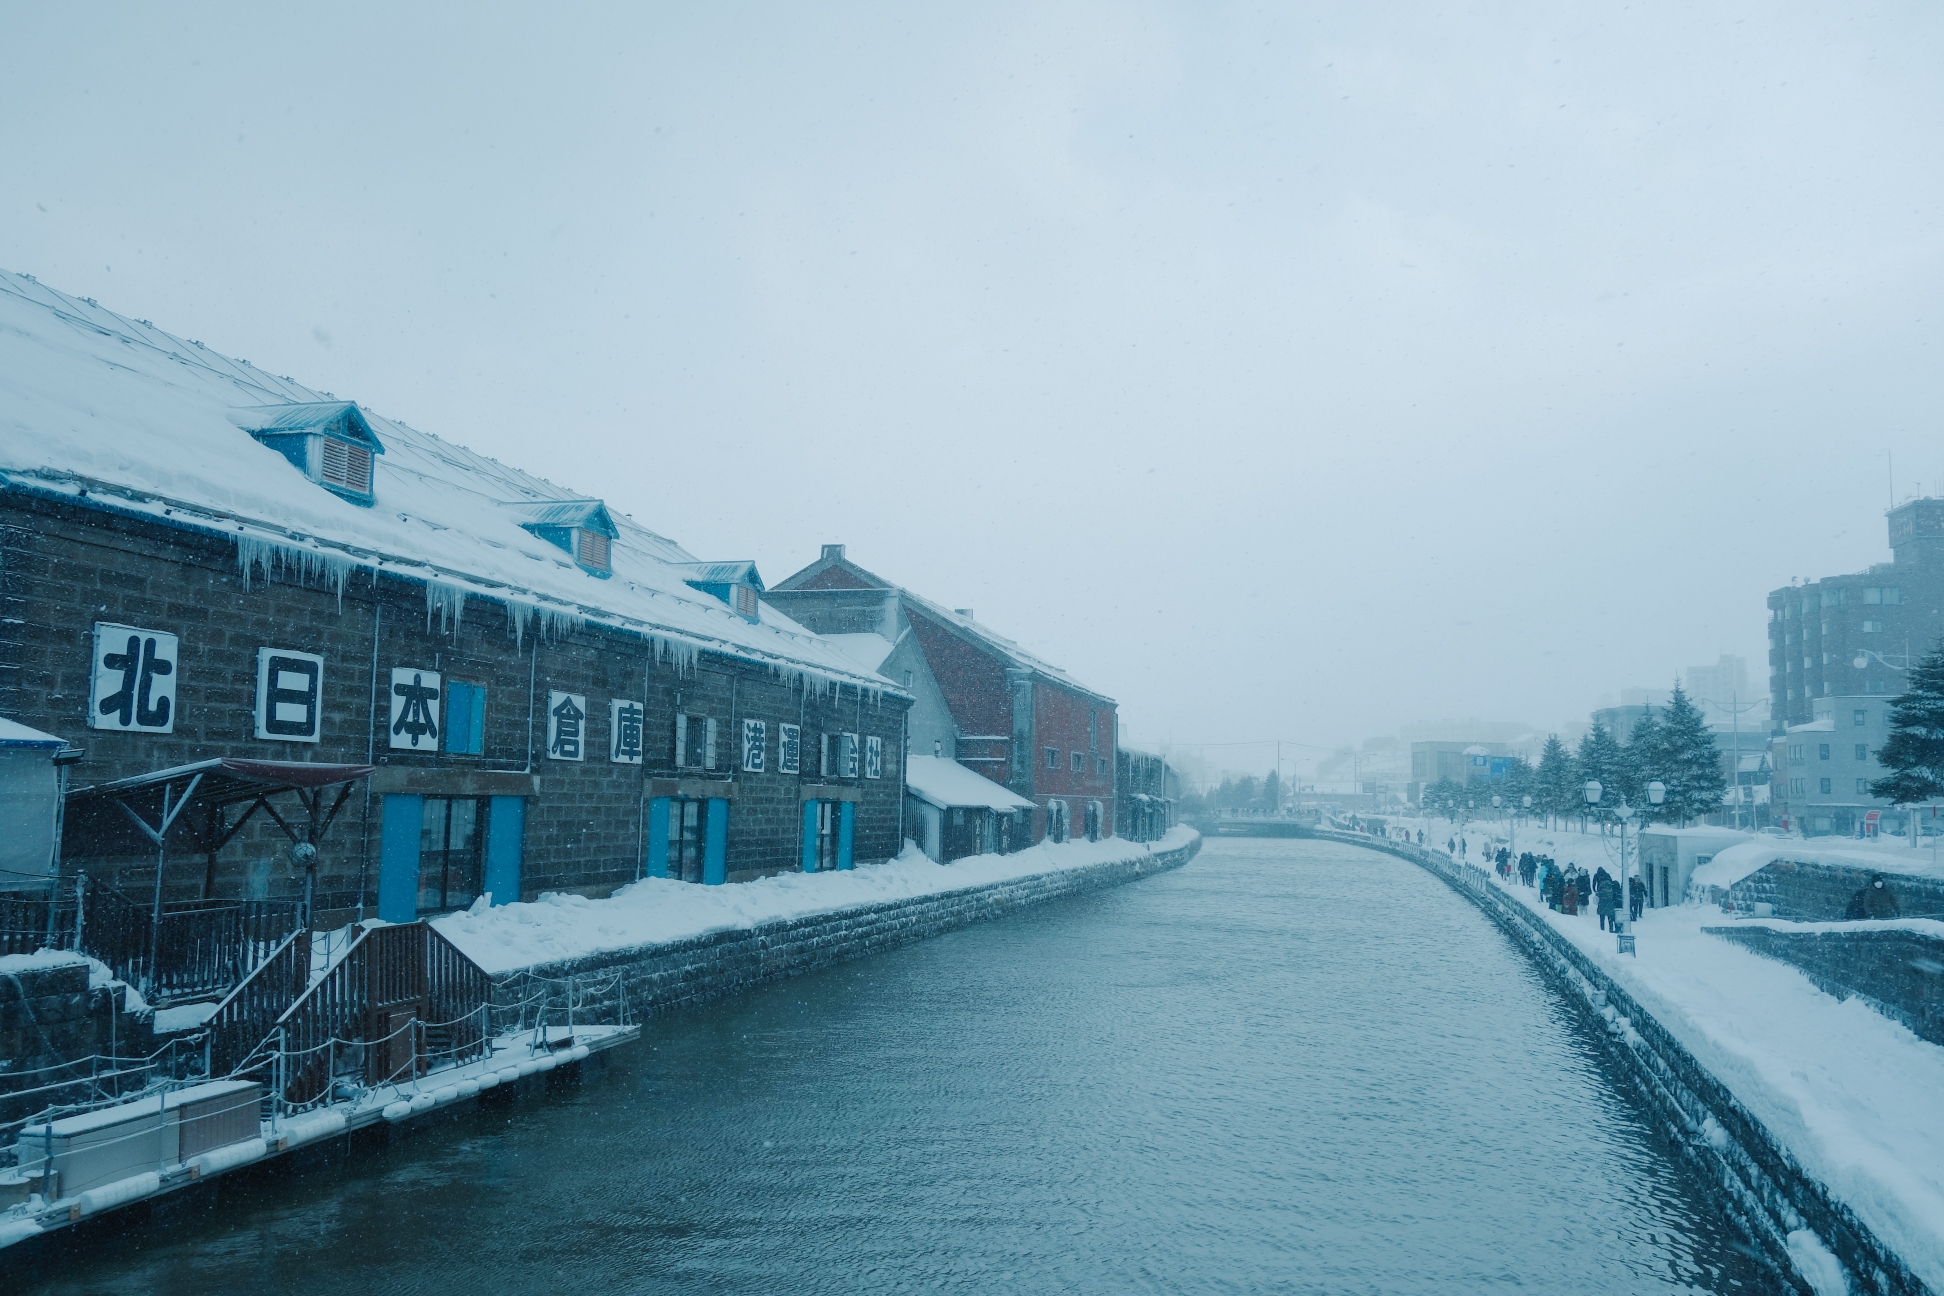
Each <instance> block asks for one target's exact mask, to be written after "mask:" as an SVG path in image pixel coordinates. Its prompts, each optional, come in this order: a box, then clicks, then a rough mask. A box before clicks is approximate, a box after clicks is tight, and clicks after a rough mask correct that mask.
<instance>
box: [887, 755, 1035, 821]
mask: <svg viewBox="0 0 1944 1296" xmlns="http://www.w3.org/2000/svg"><path fill="white" fill-rule="evenodd" d="M905 788H906V789H907V790H908V791H909V792H910V793H911V794H912V795H913V796H915V797H917V798H918V799H920V800H921V801H927V802H930V803H931V804H932V805H935V806H938V807H939V808H940V809H944V810H950V809H954V808H958V807H968V806H980V807H984V808H986V809H991V810H1031V809H1032V808H1033V803H1032V802H1031V801H1028V800H1027V799H1026V798H1025V797H1023V796H1020V795H1019V794H1018V793H1017V792H1014V791H1013V790H1012V789H1010V788H1006V787H1001V786H1000V785H999V784H997V783H994V782H993V781H992V780H991V779H989V778H987V777H986V776H985V775H983V774H975V773H973V772H972V771H971V770H969V769H967V768H966V767H965V766H963V765H961V764H959V763H958V762H957V761H955V760H950V759H948V758H946V757H944V756H907V757H906V758H905Z"/></svg>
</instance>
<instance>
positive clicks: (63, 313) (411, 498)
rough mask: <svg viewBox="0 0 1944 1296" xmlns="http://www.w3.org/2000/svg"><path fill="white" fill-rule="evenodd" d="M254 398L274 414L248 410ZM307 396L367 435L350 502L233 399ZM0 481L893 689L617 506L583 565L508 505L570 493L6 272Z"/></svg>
mask: <svg viewBox="0 0 1944 1296" xmlns="http://www.w3.org/2000/svg"><path fill="white" fill-rule="evenodd" d="M268 406H274V407H279V412H278V413H277V414H275V415H274V416H272V417H266V416H265V415H263V414H261V413H257V412H255V411H261V410H262V409H263V408H264V407H268ZM306 406H309V407H315V409H316V410H319V411H322V410H329V411H334V412H335V415H337V416H342V417H343V418H344V419H345V420H346V425H347V426H349V425H350V424H351V423H352V422H353V421H356V422H357V423H358V425H360V426H362V427H364V428H366V429H367V430H368V431H369V432H370V434H371V435H372V436H373V438H374V439H375V440H378V439H381V440H382V441H383V444H384V448H385V450H386V451H387V453H386V455H385V457H384V460H383V462H382V463H375V464H374V469H375V470H376V471H375V473H374V477H375V480H374V481H373V496H374V499H373V502H372V504H371V505H370V506H369V507H366V506H362V505H360V504H357V503H353V502H351V501H349V500H346V499H342V498H340V497H339V496H337V495H335V494H333V493H332V492H331V491H330V490H328V489H322V488H320V487H319V486H318V485H317V484H316V483H315V482H313V481H311V480H310V479H309V478H307V477H306V476H304V474H303V473H302V471H301V470H300V469H298V468H297V467H295V466H294V465H293V464H292V463H291V461H290V460H289V459H288V458H286V457H285V456H284V455H283V454H282V453H280V452H279V451H278V450H276V449H275V448H273V447H271V446H269V445H265V444H262V443H261V442H259V441H258V440H256V439H255V438H256V437H258V436H260V435H264V434H263V433H261V432H254V431H248V430H242V429H241V427H240V425H239V424H238V422H237V421H236V419H235V418H234V417H232V414H233V412H235V411H239V410H240V411H243V415H242V416H243V418H244V419H245V420H246V421H250V422H257V421H261V422H264V423H268V424H275V425H277V426H276V430H274V431H272V432H270V433H269V434H268V436H269V439H272V440H274V439H275V438H276V436H277V435H278V433H279V432H283V431H288V432H293V433H294V432H299V431H302V430H303V428H302V427H301V426H295V427H288V428H286V427H283V426H282V424H283V423H286V422H289V423H296V424H302V423H303V422H304V420H306V419H310V418H316V417H319V414H317V413H306V412H303V410H302V407H306ZM0 489H7V490H15V491H20V492H23V493H28V494H38V495H41V496H44V497H49V498H55V499H60V500H66V501H75V502H80V503H82V504H84V505H85V506H87V507H90V508H96V509H101V510H107V511H112V512H115V513H118V514H120V515H122V516H133V517H140V518H145V519H150V520H152V521H154V522H156V523H158V524H160V525H164V526H170V527H181V528H185V529H191V530H196V531H199V532H202V533H204V534H215V535H223V536H227V537H229V538H230V539H231V540H232V541H233V542H234V543H235V544H236V546H237V557H238V561H239V565H243V564H248V563H251V562H253V561H267V559H268V558H269V557H270V556H272V555H281V556H282V557H283V558H284V559H286V560H287V561H286V562H285V563H284V565H283V570H285V571H291V570H297V571H304V572H310V573H313V574H314V575H315V574H318V573H321V574H322V575H323V578H324V579H327V580H329V579H336V580H339V581H342V580H343V579H344V578H345V577H346V576H347V575H348V574H349V573H350V572H352V571H355V570H360V569H362V570H364V571H366V572H372V571H382V572H383V573H385V574H386V575H388V576H392V577H402V578H405V579H410V580H419V581H423V582H425V584H426V586H427V590H428V594H429V595H431V596H434V597H436V598H437V599H439V600H442V601H443V605H445V606H453V605H455V604H456V601H457V600H459V599H463V598H489V599H494V600H497V601H499V602H501V603H503V604H504V605H505V606H506V608H507V610H508V613H509V615H508V632H509V633H527V632H529V631H530V629H531V628H532V627H533V625H534V624H535V623H536V622H540V623H543V624H552V625H561V626H571V625H574V624H579V623H588V624H597V625H604V626H608V627H611V628H613V629H616V630H620V631H623V632H626V633H631V634H636V635H639V636H641V637H642V638H643V639H645V640H647V641H648V642H649V643H650V644H651V645H654V646H655V647H656V650H657V651H662V652H667V653H669V654H671V655H673V656H675V657H677V658H678V659H681V658H692V655H693V654H694V653H695V652H698V651H703V650H707V651H712V652H721V653H728V654H732V655H736V656H740V657H743V658H744V659H746V660H752V661H758V662H762V663H764V664H766V665H770V666H773V667H775V668H777V669H778V670H781V671H784V672H786V673H789V672H797V673H800V674H803V675H807V676H813V677H816V678H819V679H823V680H828V681H842V682H845V683H852V684H857V685H860V686H861V687H863V688H865V689H867V690H872V691H876V692H881V693H888V694H891V695H893V696H897V697H903V696H905V694H904V691H903V690H902V689H899V688H897V687H896V686H894V685H891V684H889V683H887V682H886V681H885V680H884V679H882V678H881V677H879V676H877V675H874V674H869V673H865V672H861V671H859V670H858V668H857V666H856V664H855V663H854V662H853V661H852V660H851V659H850V658H849V657H848V656H846V655H845V654H843V653H841V652H839V651H838V650H837V649H836V648H834V647H832V646H831V645H829V644H827V643H825V642H824V641H823V640H822V639H821V638H819V637H818V636H816V635H814V634H812V633H810V632H809V631H808V630H806V629H804V628H803V627H802V626H800V625H798V624H797V623H796V622H794V621H792V620H790V618H789V617H787V616H785V615H783V614H782V613H781V612H779V611H778V610H777V609H775V608H773V607H769V606H767V605H762V606H760V607H759V609H758V617H757V619H756V620H754V621H751V620H749V619H748V618H746V617H743V616H741V615H739V614H737V613H736V612H735V611H733V610H732V609H731V608H729V607H728V606H726V605H725V604H724V603H723V602H722V600H720V599H718V598H714V597H712V596H710V595H708V594H704V593H701V592H699V591H697V590H695V589H694V588H692V587H691V586H690V585H689V584H688V581H687V579H686V574H685V573H684V572H683V571H680V570H678V569H677V568H678V566H681V565H686V564H693V563H694V562H695V561H696V558H695V555H693V554H691V553H689V552H688V551H687V550H685V549H683V548H682V547H681V546H680V545H678V544H676V543H675V542H674V541H672V540H670V539H668V538H667V537H665V536H661V535H657V534H656V533H655V532H653V531H651V530H649V529H648V528H647V527H644V526H641V525H640V524H638V523H636V522H635V521H634V520H633V519H631V518H627V517H625V516H616V515H614V514H612V513H607V512H606V510H605V509H603V513H604V514H605V516H606V517H607V518H608V521H609V523H610V525H611V526H612V527H613V528H614V535H613V537H612V539H613V544H612V551H611V554H610V566H611V575H610V576H609V577H608V578H606V579H602V578H599V577H595V576H591V575H590V574H589V573H588V572H587V571H586V570H584V569H582V568H581V567H579V566H578V565H576V563H575V562H574V561H573V559H572V557H571V556H570V555H568V554H564V553H562V552H561V551H560V549H559V547H558V546H556V545H554V544H552V543H550V542H549V541H547V540H545V539H542V538H540V537H539V536H536V535H534V534H532V533H531V532H529V531H528V530H526V529H525V522H524V519H523V518H522V517H520V516H518V515H517V514H516V513H515V511H514V510H513V509H511V508H509V507H508V505H511V504H515V503H520V504H535V505H541V506H555V505H584V504H585V502H586V496H585V495H584V494H582V493H581V492H579V491H571V490H564V489H562V488H561V487H559V486H556V485H555V484H554V483H552V482H549V481H547V480H545V479H543V478H540V477H535V476H532V475H530V474H528V473H525V472H521V471H520V470H519V469H516V468H513V467H510V466H509V465H506V464H503V463H500V462H498V461H497V460H494V459H489V458H487V457H486V456H485V455H481V454H476V453H474V452H473V451H471V450H468V449H466V448H465V447H463V446H458V445H454V444H453V443H451V442H449V441H442V440H440V439H439V438H438V437H436V436H433V435H431V434H430V433H427V432H421V431H419V430H418V429H417V428H414V427H410V426H408V425H406V424H404V423H399V422H396V421H394V420H392V419H387V418H385V417H383V416H382V415H379V414H377V413H374V412H373V411H371V410H368V409H359V408H357V407H356V406H355V405H353V404H352V403H351V402H349V401H340V400H337V399H336V398H335V397H333V396H332V395H331V394H330V393H328V392H319V391H313V390H312V389H311V388H308V387H305V386H304V385H303V384H301V383H299V382H296V381H295V380H293V379H290V378H279V377H277V376H276V375H274V374H268V373H265V372H264V371H262V370H261V369H258V368H256V367H255V366H253V365H251V364H249V363H248V362H246V361H242V360H235V359H231V358H230V357H228V356H224V355H222V354H220V353H219V352H216V351H212V350H210V349H209V348H207V347H205V346H203V345H202V344H200V343H197V342H190V341H186V340H184V339H183V338H179V337H176V336H174V335H172V334H169V333H165V332H163V331H162V330H160V329H158V328H155V327H154V326H153V325H150V324H145V323H141V322H139V321H136V320H131V319H127V318H125V317H123V316H120V315H117V314H115V313H114V312H113V311H110V310H106V309H104V308H102V307H101V306H98V305H96V304H94V303H92V302H88V301H85V300H83V299H81V298H76V297H70V296H68V295H66V294H65V293H60V292H56V291H55V290H53V289H51V288H48V287H46V286H45V285H43V284H40V283H38V282H36V281H35V280H33V279H32V278H30V277H27V276H24V275H14V274H6V273H0ZM542 511H544V509H543V510H542Z"/></svg>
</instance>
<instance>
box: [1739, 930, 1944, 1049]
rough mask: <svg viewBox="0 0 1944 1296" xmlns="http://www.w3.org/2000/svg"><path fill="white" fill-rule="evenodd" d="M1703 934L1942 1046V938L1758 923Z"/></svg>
mask: <svg viewBox="0 0 1944 1296" xmlns="http://www.w3.org/2000/svg"><path fill="white" fill-rule="evenodd" d="M1708 932H1709V934H1710V935H1714V936H1719V937H1721V938H1722V939H1724V940H1731V941H1734V942H1735V943H1736V944H1737V945H1745V946H1747V947H1748V948H1749V949H1752V950H1754V951H1755V952H1756V953H1757V954H1762V955H1766V956H1767V957H1769V958H1772V959H1777V960H1779V961H1781V962H1783V963H1788V964H1790V965H1792V966H1794V967H1798V968H1800V969H1802V971H1803V973H1804V974H1805V975H1807V976H1808V978H1809V979H1810V980H1811V981H1813V982H1815V983H1816V985H1817V986H1819V987H1820V988H1821V989H1823V990H1825V991H1827V992H1828V993H1830V994H1833V995H1835V996H1836V997H1837V998H1838V999H1850V998H1860V999H1862V1000H1863V1001H1864V1002H1865V1003H1867V1004H1869V1005H1870V1007H1872V1008H1874V1009H1876V1010H1877V1011H1878V1012H1880V1013H1882V1014H1883V1015H1884V1016H1885V1017H1888V1018H1890V1019H1892V1020H1893V1021H1900V1022H1902V1023H1903V1024H1904V1025H1906V1026H1908V1027H1910V1030H1911V1033H1912V1034H1914V1035H1916V1036H1917V1037H1918V1038H1920V1039H1927V1040H1929V1041H1930V1042H1931V1043H1933V1044H1944V939H1941V938H1939V937H1936V936H1927V935H1925V934H1924V933H1923V932H1920V931H1885V930H1869V931H1784V930H1780V929H1777V928H1774V927H1768V926H1764V925H1763V924H1762V923H1759V922H1749V923H1737V924H1735V925H1734V926H1733V927H1710V928H1708Z"/></svg>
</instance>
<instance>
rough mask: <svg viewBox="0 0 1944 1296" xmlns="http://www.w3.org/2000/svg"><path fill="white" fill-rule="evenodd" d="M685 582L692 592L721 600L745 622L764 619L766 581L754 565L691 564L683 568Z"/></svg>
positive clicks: (728, 563)
mask: <svg viewBox="0 0 1944 1296" xmlns="http://www.w3.org/2000/svg"><path fill="white" fill-rule="evenodd" d="M682 580H683V582H684V583H685V584H687V585H688V587H689V588H690V589H695V590H700V591H702V593H704V594H707V595H710V596H711V597H713V598H719V599H721V600H722V601H723V602H724V603H727V604H728V605H729V607H730V610H732V611H733V612H735V614H736V615H737V616H739V617H741V618H742V619H743V620H745V621H750V622H755V621H760V620H761V619H762V613H761V610H760V603H761V600H762V597H763V578H762V576H761V575H759V574H758V573H757V571H756V564H755V563H753V562H748V561H736V562H703V563H688V564H686V565H685V566H683V567H682Z"/></svg>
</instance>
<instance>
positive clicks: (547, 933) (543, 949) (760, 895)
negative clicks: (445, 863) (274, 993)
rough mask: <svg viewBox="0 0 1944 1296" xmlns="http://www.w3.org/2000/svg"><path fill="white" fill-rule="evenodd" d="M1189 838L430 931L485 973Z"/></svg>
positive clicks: (1095, 845)
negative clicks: (455, 947) (462, 953)
mask: <svg viewBox="0 0 1944 1296" xmlns="http://www.w3.org/2000/svg"><path fill="white" fill-rule="evenodd" d="M1194 840H1195V831H1194V830H1193V829H1192V828H1188V827H1184V826H1177V827H1175V828H1173V829H1171V830H1169V832H1168V834H1167V836H1165V837H1163V838H1162V839H1161V840H1159V841H1156V842H1148V843H1142V842H1130V841H1124V840H1122V839H1120V838H1118V837H1110V838H1108V839H1106V840H1105V841H1098V842H1089V841H1070V842H1065V843H1062V844H1060V845H1057V846H1056V845H1049V844H1047V843H1041V844H1040V845H1038V846H1033V847H1030V848H1028V849H1026V850H1023V851H1019V852H1017V853H1015V854H1011V855H977V856H973V857H971V858H968V859H961V860H955V861H953V862H952V863H951V864H948V865H945V866H943V867H941V866H939V865H937V864H934V863H932V862H931V861H930V860H929V859H927V858H925V856H924V855H923V854H922V853H920V852H919V851H917V850H916V848H913V847H911V846H909V845H907V847H906V850H905V853H904V854H902V855H900V856H899V857H898V858H896V859H894V860H890V861H888V862H886V863H883V864H870V865H865V866H863V867H860V868H855V869H846V870H843V871H841V872H834V873H780V874H777V875H776V876H774V877H767V878H762V879H760V880H758V881H755V882H738V883H735V884H734V885H731V886H712V887H704V886H696V885H695V884H693V883H689V882H675V881H670V880H668V879H666V878H647V879H644V880H642V881H640V882H636V883H633V884H632V885H630V886H625V887H622V888H621V889H620V890H619V891H616V892H615V893H614V894H613V895H611V896H609V897H608V898H607V899H605V900H589V899H588V898H586V897H585V896H578V895H564V894H560V893H548V894H545V895H542V896H541V897H540V898H539V899H538V900H534V901H531V902H524V903H521V904H510V905H501V906H498V907H496V908H490V909H488V908H484V907H483V906H478V905H476V906H474V907H473V909H471V910H469V911H468V912H465V913H457V914H450V915H448V916H446V917H444V918H437V919H434V920H433V923H432V925H433V926H434V927H436V928H438V930H439V932H440V933H441V934H442V935H444V936H445V938H446V939H447V940H450V941H451V942H452V943H453V944H454V945H457V946H458V947H459V948H460V949H461V950H462V951H464V953H465V954H466V956H467V957H468V958H470V959H472V960H473V962H475V963H477V964H479V966H480V967H482V968H484V969H485V970H486V971H487V972H489V973H500V972H511V971H515V970H517V969H519V968H523V967H532V966H535V965H538V964H544V963H555V962H559V961H562V960H565V959H574V958H583V957H586V956H588V955H590V954H601V953H606V952H609V951H612V950H623V949H633V948H636V947H639V946H642V945H659V944H664V943H667V942H669V941H678V940H685V939H688V938H689V937H693V936H702V935H706V934H708V933H710V932H715V931H722V930H725V929H733V928H748V927H754V926H755V925H757V924H758V923H764V922H775V921H777V920H779V919H789V918H802V917H807V916H809V915H811V914H819V913H828V912H831V911H833V910H839V909H851V908H856V907H859V906H862V905H871V904H881V903H884V902H885V901H889V900H904V899H909V898H911V897H914V896H929V895H938V894H941V893H943V892H947V891H958V890H963V889H966V888H969V887H979V886H985V885H987V884H988V883H992V882H1005V881H1010V880H1012V879H1014V878H1021V877H1029V876H1031V875H1033V874H1035V873H1052V872H1057V871H1060V870H1062V869H1077V868H1087V867H1089V866H1091V865H1095V864H1111V863H1118V862H1120V861H1123V860H1129V859H1133V858H1135V857H1136V856H1140V855H1148V854H1154V853H1158V852H1161V851H1168V850H1174V849H1177V848H1179V847H1182V846H1186V845H1188V844H1189V843H1190V842H1192V841H1194Z"/></svg>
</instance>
